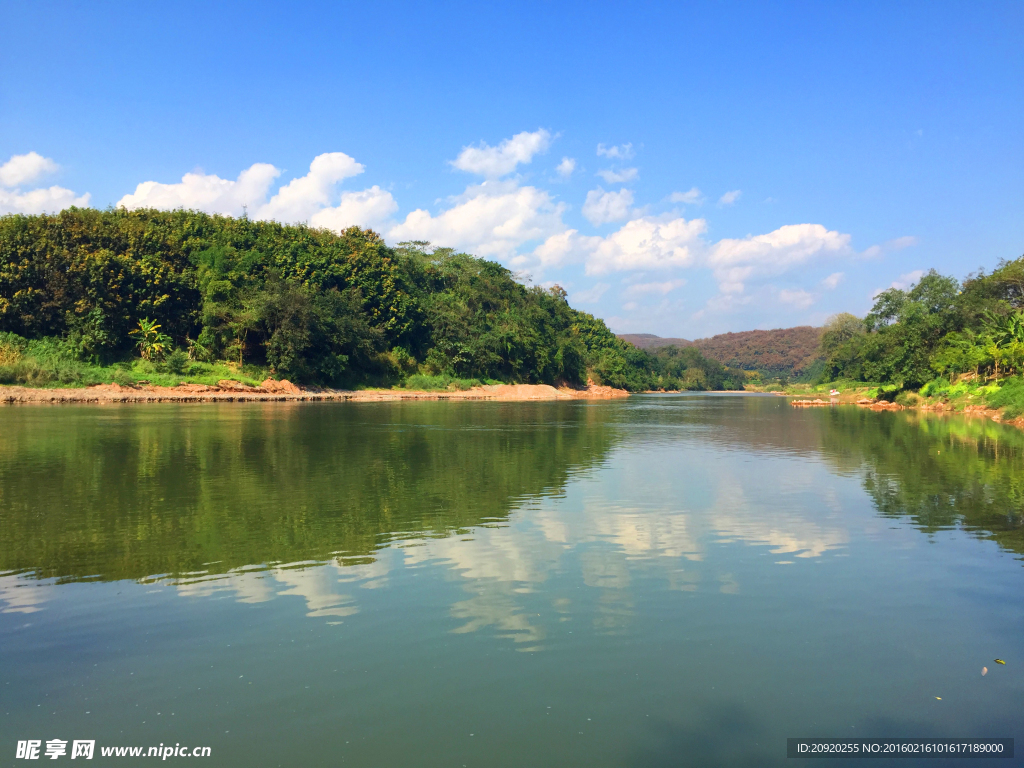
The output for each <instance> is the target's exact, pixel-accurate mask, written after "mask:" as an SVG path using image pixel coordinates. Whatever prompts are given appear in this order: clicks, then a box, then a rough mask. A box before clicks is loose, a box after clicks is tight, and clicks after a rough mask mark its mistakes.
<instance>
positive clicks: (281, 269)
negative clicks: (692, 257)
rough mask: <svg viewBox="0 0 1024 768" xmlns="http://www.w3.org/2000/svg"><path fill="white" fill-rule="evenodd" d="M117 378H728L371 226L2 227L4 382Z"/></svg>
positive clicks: (44, 221) (165, 223) (14, 222)
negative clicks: (643, 346)
mask: <svg viewBox="0 0 1024 768" xmlns="http://www.w3.org/2000/svg"><path fill="white" fill-rule="evenodd" d="M112 366H113V367H117V369H118V371H120V373H119V374H118V375H120V376H122V378H125V380H126V381H130V380H131V379H132V378H133V377H134V378H135V379H138V378H139V377H140V376H144V375H148V374H150V373H159V372H164V373H167V372H169V373H170V374H174V375H176V376H177V375H180V376H187V375H197V376H198V375H200V374H203V373H211V375H212V373H213V368H214V367H216V366H221V368H220V369H217V370H221V369H222V368H223V366H230V367H233V370H235V371H237V372H239V373H240V374H242V373H245V372H246V371H250V372H251V374H252V375H253V376H262V375H264V374H268V373H269V374H271V375H274V376H276V377H279V378H283V377H287V378H290V379H292V380H295V381H299V382H305V383H315V384H322V385H332V386H351V385H356V384H374V385H385V386H391V385H401V384H403V383H409V382H413V383H415V382H417V381H418V382H420V383H421V384H422V383H424V381H426V380H428V379H429V380H432V381H433V383H437V381H438V380H439V381H441V382H442V383H443V382H446V381H466V380H469V381H474V380H477V381H478V380H493V381H508V382H525V383H549V384H557V383H567V384H574V385H579V384H583V383H585V382H586V381H587V380H588V379H592V380H594V381H595V382H596V383H602V384H610V385H612V386H616V387H624V388H627V389H630V390H633V391H638V390H645V389H650V388H675V387H676V386H679V385H685V386H687V387H689V388H693V389H698V388H704V387H705V386H711V387H714V386H715V382H716V381H719V380H720V379H721V376H719V375H718V368H721V366H718V368H715V365H713V364H711V363H710V362H709V361H706V360H704V359H703V358H702V357H700V356H699V355H698V356H696V357H693V356H691V357H689V358H686V359H685V360H675V361H672V362H671V363H666V362H659V361H657V360H656V359H655V358H653V357H652V356H650V355H648V354H647V353H645V352H643V351H641V350H638V349H637V348H636V347H634V346H632V345H630V344H627V343H626V342H623V341H621V340H620V339H618V338H616V337H615V336H614V335H613V334H612V333H611V332H610V331H609V330H608V328H607V327H606V326H605V324H604V322H603V321H601V320H599V319H597V318H595V317H593V316H592V315H589V314H587V313H585V312H580V311H578V310H575V309H573V308H572V307H570V306H569V304H568V303H567V301H566V294H565V291H563V290H562V289H561V288H559V287H557V286H555V287H554V288H551V289H550V290H548V289H542V288H539V287H528V286H524V285H522V284H521V283H519V282H517V281H516V280H514V279H513V275H512V273H510V272H509V271H508V270H507V269H505V268H504V267H502V266H501V265H500V264H497V263H494V262H490V261H485V260H482V259H477V258H475V257H473V256H470V255H468V254H464V253H458V252H456V251H453V250H451V249H447V248H436V249H434V248H430V247H429V246H428V244H426V243H405V244H402V245H401V246H400V247H397V248H390V247H388V246H387V245H386V244H385V243H384V241H383V240H382V239H381V238H380V237H379V236H378V235H377V234H376V233H374V232H371V231H369V230H361V229H359V228H355V227H353V228H351V229H348V230H346V231H345V232H343V233H341V234H335V233H333V232H331V231H328V230H323V229H312V228H309V227H306V226H285V225H281V224H277V223H275V222H264V221H251V220H248V219H246V218H241V219H234V218H230V217H224V216H211V215H208V214H205V213H199V212H195V211H185V210H177V211H171V212H166V211H156V210H136V211H131V212H129V211H126V210H124V209H118V210H107V211H97V210H91V209H74V208H72V209H68V210H65V211H63V212H62V213H60V214H57V215H52V216H50V215H40V216H21V215H9V216H4V217H2V218H0V383H25V384H39V385H47V384H53V383H64V384H86V383H90V382H93V381H96V380H97V377H99V378H100V379H102V378H103V377H105V376H109V375H110V374H109V371H107V372H104V370H102V369H105V368H110V367H112ZM690 367H694V368H696V369H699V370H700V371H701V373H700V374H698V373H696V372H695V373H693V374H691V375H690V376H689V377H688V378H687V377H686V375H685V373H686V370H687V369H688V368H690ZM705 369H707V370H705ZM115 380H116V379H115ZM428 383H429V382H428Z"/></svg>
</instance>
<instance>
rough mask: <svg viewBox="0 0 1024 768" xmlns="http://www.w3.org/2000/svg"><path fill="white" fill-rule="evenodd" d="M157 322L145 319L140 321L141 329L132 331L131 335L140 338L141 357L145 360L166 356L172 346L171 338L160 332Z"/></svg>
mask: <svg viewBox="0 0 1024 768" xmlns="http://www.w3.org/2000/svg"><path fill="white" fill-rule="evenodd" d="M160 328H161V326H160V324H159V323H158V322H156V321H155V320H150V319H149V318H148V317H144V318H143V319H141V320H139V327H138V328H136V329H135V330H134V331H130V332H129V333H130V335H132V336H136V337H138V340H139V341H138V344H137V345H136V346H138V348H139V356H140V357H142V359H143V360H152V359H154V358H159V357H162V356H163V355H164V353H165V352H167V350H168V349H169V348H170V346H171V337H170V336H168V335H167V334H166V333H163V332H162V331H161V330H160Z"/></svg>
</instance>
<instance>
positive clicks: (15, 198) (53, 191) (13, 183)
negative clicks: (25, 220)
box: [0, 152, 89, 215]
mask: <svg viewBox="0 0 1024 768" xmlns="http://www.w3.org/2000/svg"><path fill="white" fill-rule="evenodd" d="M58 168H59V166H58V165H57V164H56V163H55V162H54V161H53V160H51V159H50V158H48V157H43V156H42V155H40V154H39V153H38V152H29V153H28V154H25V155H13V156H12V157H11V159H10V160H8V161H7V162H6V163H4V164H3V165H0V215H2V214H5V213H25V214H34V213H56V212H58V211H61V210H63V209H64V208H68V207H70V206H72V205H75V206H78V207H80V208H84V207H85V206H87V205H89V195H88V194H84V195H76V194H75V193H74V192H72V191H71V190H70V189H65V188H64V187H57V186H53V187H44V188H42V189H30V190H27V191H24V192H23V191H22V190H21V185H22V184H29V183H31V182H33V181H37V180H38V179H40V178H42V177H43V176H45V175H46V174H48V173H53V172H54V171H56V170H57V169H58Z"/></svg>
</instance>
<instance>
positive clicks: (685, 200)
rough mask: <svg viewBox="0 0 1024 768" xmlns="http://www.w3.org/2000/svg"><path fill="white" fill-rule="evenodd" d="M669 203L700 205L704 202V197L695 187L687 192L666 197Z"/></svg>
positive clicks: (674, 193)
mask: <svg viewBox="0 0 1024 768" xmlns="http://www.w3.org/2000/svg"><path fill="white" fill-rule="evenodd" d="M668 199H669V202H673V203H682V204H683V205H700V204H701V203H703V202H704V195H702V194H701V193H700V190H699V189H697V188H696V187H692V188H691V189H690V191H689V192H673V193H672V194H671V195H669V196H668Z"/></svg>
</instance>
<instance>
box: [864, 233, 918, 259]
mask: <svg viewBox="0 0 1024 768" xmlns="http://www.w3.org/2000/svg"><path fill="white" fill-rule="evenodd" d="M914 245H917V238H916V237H914V236H913V235H905V236H904V237H897V238H895V239H893V240H887V241H886V242H884V243H882V244H881V245H872V246H871V247H870V248H866V249H865V250H864V252H863V253H861V256H862V257H863V258H865V259H875V258H878V257H880V256H883V255H884V254H886V253H892V252H894V251H902V250H903V249H904V248H910V247H911V246H914Z"/></svg>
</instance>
